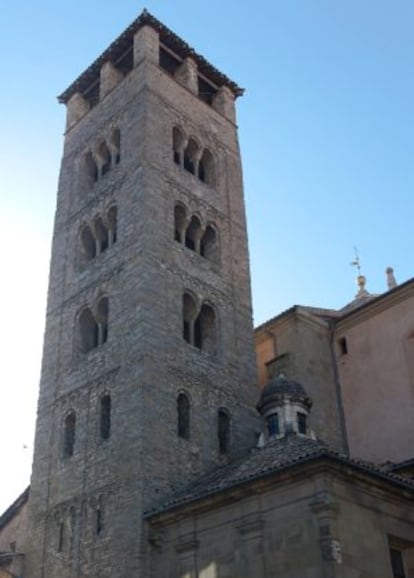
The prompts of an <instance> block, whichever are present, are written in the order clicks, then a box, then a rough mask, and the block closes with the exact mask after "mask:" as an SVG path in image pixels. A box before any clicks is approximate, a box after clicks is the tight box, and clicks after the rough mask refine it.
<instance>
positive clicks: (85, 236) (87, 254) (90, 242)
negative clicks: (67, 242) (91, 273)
mask: <svg viewBox="0 0 414 578" xmlns="http://www.w3.org/2000/svg"><path fill="white" fill-rule="evenodd" d="M80 240H81V252H82V258H83V259H84V260H85V261H90V260H91V259H93V258H94V257H95V256H96V242H95V238H94V236H93V234H92V231H91V229H90V228H89V227H88V226H87V225H86V226H84V227H83V228H82V231H81V234H80Z"/></svg>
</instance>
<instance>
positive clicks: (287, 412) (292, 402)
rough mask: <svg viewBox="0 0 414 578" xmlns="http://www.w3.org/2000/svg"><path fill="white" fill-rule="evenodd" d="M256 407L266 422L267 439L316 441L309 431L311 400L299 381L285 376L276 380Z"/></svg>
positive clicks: (269, 383)
mask: <svg viewBox="0 0 414 578" xmlns="http://www.w3.org/2000/svg"><path fill="white" fill-rule="evenodd" d="M256 407H257V409H258V411H259V413H260V414H261V415H262V416H263V418H264V419H265V421H266V430H267V431H266V434H265V435H264V439H273V438H282V437H285V436H286V435H289V434H297V435H301V436H308V437H311V438H315V435H314V433H313V432H312V431H311V429H310V427H309V412H310V409H311V407H312V400H311V399H310V397H309V396H308V394H307V393H306V391H305V389H304V387H303V386H302V385H301V384H300V383H298V382H297V381H293V380H291V379H288V378H286V377H285V376H284V375H283V374H280V375H278V376H276V377H273V378H272V379H271V380H270V381H269V382H268V383H267V384H266V385H265V386H264V388H263V389H262V393H261V395H260V400H259V403H258V404H257V406H256ZM263 441H264V440H263V439H262V443H263Z"/></svg>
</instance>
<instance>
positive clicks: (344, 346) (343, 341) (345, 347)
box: [338, 337, 348, 355]
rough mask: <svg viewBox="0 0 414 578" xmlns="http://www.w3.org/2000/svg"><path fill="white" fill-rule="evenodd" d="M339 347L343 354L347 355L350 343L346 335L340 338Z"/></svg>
mask: <svg viewBox="0 0 414 578" xmlns="http://www.w3.org/2000/svg"><path fill="white" fill-rule="evenodd" d="M338 348H339V353H340V354H341V355H346V354H347V353H348V343H347V340H346V337H341V339H338Z"/></svg>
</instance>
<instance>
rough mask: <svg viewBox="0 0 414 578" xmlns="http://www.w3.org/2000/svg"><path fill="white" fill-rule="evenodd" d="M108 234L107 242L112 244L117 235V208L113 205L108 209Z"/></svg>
mask: <svg viewBox="0 0 414 578" xmlns="http://www.w3.org/2000/svg"><path fill="white" fill-rule="evenodd" d="M107 219H108V224H109V228H108V235H109V244H110V245H113V244H114V243H116V240H117V236H118V230H117V229H118V210H117V208H116V207H115V206H113V207H111V208H110V209H109V211H108V216H107Z"/></svg>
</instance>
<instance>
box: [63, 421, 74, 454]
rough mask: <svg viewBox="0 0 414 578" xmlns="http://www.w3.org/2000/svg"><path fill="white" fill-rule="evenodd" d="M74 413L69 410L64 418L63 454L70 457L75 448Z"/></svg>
mask: <svg viewBox="0 0 414 578" xmlns="http://www.w3.org/2000/svg"><path fill="white" fill-rule="evenodd" d="M75 431H76V415H75V412H74V411H71V412H70V413H69V414H68V415H67V416H66V418H65V423H64V434H63V455H64V457H65V458H71V457H72V456H73V452H74V450H75Z"/></svg>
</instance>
